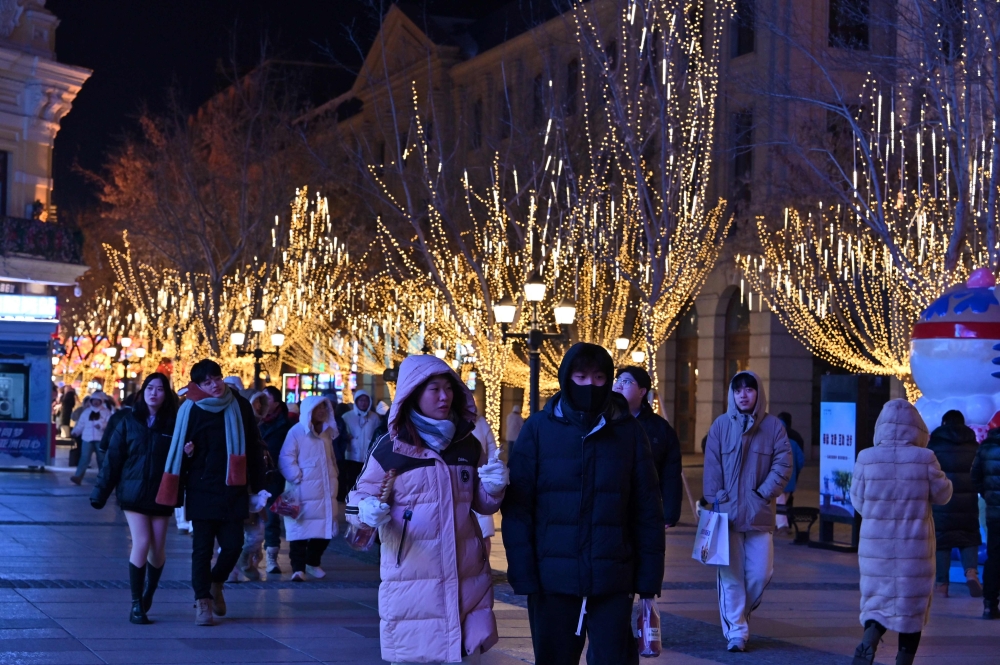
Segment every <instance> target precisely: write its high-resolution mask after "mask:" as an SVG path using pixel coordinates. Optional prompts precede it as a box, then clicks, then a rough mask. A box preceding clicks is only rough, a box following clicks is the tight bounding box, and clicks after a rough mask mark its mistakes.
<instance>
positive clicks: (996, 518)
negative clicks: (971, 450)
mask: <svg viewBox="0 0 1000 665" xmlns="http://www.w3.org/2000/svg"><path fill="white" fill-rule="evenodd" d="M972 482H973V484H974V485H975V487H976V491H977V492H979V493H980V494H981V495H982V497H983V500H984V501H986V522H987V524H989V525H992V526H993V528H994V529H995V528H997V527H1000V429H992V430H990V432H989V434H988V435H987V436H986V440H984V441H983V442H982V444H980V446H979V450H978V451H977V452H976V459H975V461H973V462H972Z"/></svg>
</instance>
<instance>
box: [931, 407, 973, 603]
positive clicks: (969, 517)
mask: <svg viewBox="0 0 1000 665" xmlns="http://www.w3.org/2000/svg"><path fill="white" fill-rule="evenodd" d="M927 447H928V448H930V449H931V450H933V451H934V454H935V455H936V456H937V459H938V463H940V464H941V470H942V471H944V472H945V474H946V475H947V476H948V480H950V481H951V484H952V486H953V487H954V488H955V491H954V493H953V494H952V495H951V501H949V502H948V503H946V504H945V505H943V506H933V510H934V532H935V535H936V536H937V584H936V589H937V591H938V593H941V594H943V595H944V596H947V595H948V570H949V569H950V568H951V551H952V549H954V548H956V547H957V548H958V549H959V551H960V552H961V555H962V568H963V570H964V571H965V582H966V584H968V585H969V591H970V593H971V594H972V597H973V598H981V597H982V595H983V587H982V585H980V583H979V570H978V568H977V565H978V560H979V545H980V544H981V543H982V538H981V536H980V534H979V495H978V493H977V492H976V488H975V485H974V484H973V482H972V474H971V470H972V462H973V460H975V459H976V451H977V450H978V449H979V446H978V444H977V443H976V433H975V432H973V431H972V430H971V429H969V428H968V427H966V426H965V417H964V416H963V415H962V413H961V412H960V411H954V410H952V411H948V412H947V413H945V414H944V416H943V417H942V418H941V426H940V427H938V428H937V429H936V430H934V431H933V432H932V433H931V439H930V442H929V443H928V444H927Z"/></svg>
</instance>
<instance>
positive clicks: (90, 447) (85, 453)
mask: <svg viewBox="0 0 1000 665" xmlns="http://www.w3.org/2000/svg"><path fill="white" fill-rule="evenodd" d="M99 443H100V441H84V442H83V445H81V446H80V463H79V464H77V465H76V477H77V478H83V474H85V473H87V467H88V466H90V455H91V453H93V454H94V455H97V470H98V472H99V471H100V470H101V465H102V464H104V453H102V452H101V451H100V450H98V448H97V445H98V444H99Z"/></svg>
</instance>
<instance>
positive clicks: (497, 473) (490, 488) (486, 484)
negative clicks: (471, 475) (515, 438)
mask: <svg viewBox="0 0 1000 665" xmlns="http://www.w3.org/2000/svg"><path fill="white" fill-rule="evenodd" d="M478 473H479V482H481V483H482V484H483V489H484V490H486V493H487V494H489V495H490V496H497V495H498V494H501V493H502V492H503V490H504V488H505V487H507V485H508V484H509V483H510V471H508V470H507V465H506V464H504V463H503V462H501V461H500V460H498V459H494V460H492V461H491V462H489V463H488V464H484V465H483V466H481V467H479V469H478Z"/></svg>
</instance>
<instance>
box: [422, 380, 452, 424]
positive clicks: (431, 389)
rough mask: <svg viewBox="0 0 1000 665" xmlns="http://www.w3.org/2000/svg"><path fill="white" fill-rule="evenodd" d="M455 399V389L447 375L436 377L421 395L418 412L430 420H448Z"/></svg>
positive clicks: (428, 383) (429, 382)
mask: <svg viewBox="0 0 1000 665" xmlns="http://www.w3.org/2000/svg"><path fill="white" fill-rule="evenodd" d="M454 399H455V389H454V388H452V386H451V381H450V380H449V379H448V377H447V376H446V375H443V374H442V375H441V376H435V377H434V378H432V379H431V380H430V381H428V382H427V385H425V386H424V390H423V392H422V393H420V398H419V399H418V401H417V410H418V411H420V413H422V414H423V415H425V416H427V417H428V418H433V419H434V420H446V419H447V418H448V413H449V412H450V411H451V403H452V400H454Z"/></svg>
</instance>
